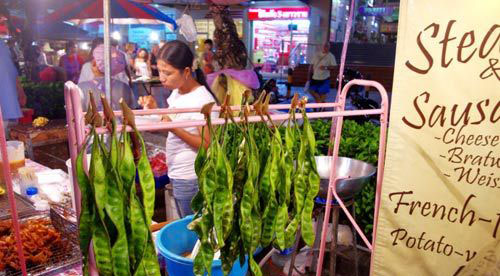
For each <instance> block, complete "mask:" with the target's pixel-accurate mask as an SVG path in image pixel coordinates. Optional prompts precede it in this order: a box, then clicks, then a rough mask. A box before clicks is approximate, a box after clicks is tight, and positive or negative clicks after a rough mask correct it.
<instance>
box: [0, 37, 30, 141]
mask: <svg viewBox="0 0 500 276" xmlns="http://www.w3.org/2000/svg"><path fill="white" fill-rule="evenodd" d="M0 72H1V74H0V83H1V84H2V93H0V107H1V108H2V117H3V126H4V130H5V135H6V138H7V139H8V138H9V130H10V127H11V126H13V125H16V124H17V121H18V119H19V118H21V117H22V116H23V115H22V112H21V107H22V106H25V105H26V95H25V94H24V90H23V87H22V85H21V82H20V80H19V77H18V71H17V69H16V67H15V66H14V63H13V61H12V57H11V53H10V50H9V47H7V45H6V44H5V43H4V42H3V40H1V39H0Z"/></svg>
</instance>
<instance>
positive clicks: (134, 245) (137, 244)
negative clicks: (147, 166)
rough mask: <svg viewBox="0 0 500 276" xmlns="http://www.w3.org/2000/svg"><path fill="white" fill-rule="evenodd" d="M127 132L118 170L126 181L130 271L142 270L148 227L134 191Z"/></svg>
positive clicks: (132, 166) (124, 136)
mask: <svg viewBox="0 0 500 276" xmlns="http://www.w3.org/2000/svg"><path fill="white" fill-rule="evenodd" d="M129 138H130V137H129V134H128V133H124V134H123V135H122V139H123V141H122V144H123V157H122V161H121V162H120V163H121V166H120V172H122V174H121V176H122V179H123V180H124V181H128V183H127V184H126V185H124V187H127V189H128V191H127V195H128V207H129V208H128V221H127V222H126V225H127V228H128V229H129V230H130V234H129V239H128V240H129V247H130V249H129V251H130V252H131V253H132V254H130V259H131V265H132V266H131V267H132V271H134V272H135V271H138V272H139V273H141V271H144V270H143V269H140V268H139V266H140V265H141V262H142V259H143V258H144V254H145V252H146V247H147V240H148V232H149V227H148V225H147V221H146V218H145V216H146V215H145V212H144V210H143V206H142V204H141V201H140V199H139V197H138V196H137V193H136V187H135V173H136V171H135V163H134V155H133V153H132V149H131V144H130V140H129ZM136 274H137V273H136Z"/></svg>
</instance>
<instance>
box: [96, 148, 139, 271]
mask: <svg viewBox="0 0 500 276" xmlns="http://www.w3.org/2000/svg"><path fill="white" fill-rule="evenodd" d="M100 146H101V150H102V151H104V150H106V149H105V146H104V144H103V143H102V142H101V144H100ZM113 154H116V153H113V149H112V150H111V152H110V154H109V156H112V155H113ZM103 160H104V167H103V168H101V169H102V170H104V171H105V175H106V177H105V179H104V183H105V185H106V187H107V189H106V190H107V193H108V196H107V199H108V200H107V201H106V205H105V211H106V214H107V216H108V217H109V218H110V219H111V221H112V223H113V225H114V231H116V236H115V239H114V242H113V243H112V244H111V256H112V259H113V271H114V273H115V275H131V274H130V261H129V250H128V241H127V231H126V228H125V222H124V221H125V212H124V205H123V201H124V198H123V196H124V195H123V192H122V191H120V189H119V187H120V186H121V185H120V184H119V183H120V182H121V179H119V176H118V175H117V173H116V169H115V168H113V165H112V163H111V162H112V160H111V159H108V158H107V157H106V156H103Z"/></svg>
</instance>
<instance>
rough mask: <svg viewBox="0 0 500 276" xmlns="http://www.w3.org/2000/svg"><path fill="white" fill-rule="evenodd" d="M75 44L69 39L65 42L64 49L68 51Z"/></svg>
mask: <svg viewBox="0 0 500 276" xmlns="http://www.w3.org/2000/svg"><path fill="white" fill-rule="evenodd" d="M75 46H76V44H75V42H74V41H71V40H70V41H68V42H66V48H65V49H66V51H68V50H71V49H73V48H75Z"/></svg>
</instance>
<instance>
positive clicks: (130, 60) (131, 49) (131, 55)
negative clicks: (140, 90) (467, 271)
mask: <svg viewBox="0 0 500 276" xmlns="http://www.w3.org/2000/svg"><path fill="white" fill-rule="evenodd" d="M135 50H136V47H135V44H134V43H127V44H126V45H125V54H127V64H128V65H129V66H130V68H134V61H135V56H136V55H135ZM132 71H133V70H132Z"/></svg>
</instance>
